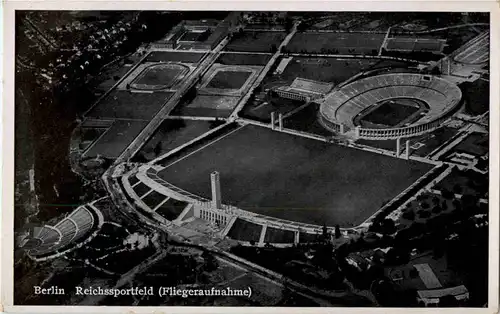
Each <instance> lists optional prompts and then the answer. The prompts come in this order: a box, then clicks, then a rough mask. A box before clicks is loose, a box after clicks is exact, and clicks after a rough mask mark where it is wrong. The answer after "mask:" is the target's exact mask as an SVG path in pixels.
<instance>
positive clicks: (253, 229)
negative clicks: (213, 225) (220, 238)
mask: <svg viewBox="0 0 500 314" xmlns="http://www.w3.org/2000/svg"><path fill="white" fill-rule="evenodd" d="M261 231H262V226H261V225H258V224H255V223H253V222H250V221H247V220H243V219H240V218H237V219H236V220H235V221H234V224H233V226H232V227H231V230H229V233H228V234H227V235H228V237H230V238H231V239H235V240H240V241H249V242H250V241H255V243H257V242H259V239H260V233H261Z"/></svg>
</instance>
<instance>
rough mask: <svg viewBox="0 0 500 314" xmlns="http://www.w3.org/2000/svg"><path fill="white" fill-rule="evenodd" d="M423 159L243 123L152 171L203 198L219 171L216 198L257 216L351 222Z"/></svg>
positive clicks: (414, 174)
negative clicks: (219, 195)
mask: <svg viewBox="0 0 500 314" xmlns="http://www.w3.org/2000/svg"><path fill="white" fill-rule="evenodd" d="M430 169H431V166H430V165H427V164H423V163H419V162H415V161H407V160H402V159H395V158H391V157H388V156H383V155H378V154H373V153H369V152H365V151H361V150H356V149H351V148H346V147H342V146H337V145H333V144H327V143H323V142H319V141H315V140H311V139H306V138H302V137H297V136H292V135H289V134H284V133H279V132H275V131H271V130H269V129H265V128H259V127H255V126H246V127H244V128H242V129H239V130H238V131H236V132H233V133H230V135H228V136H226V137H224V138H221V139H219V140H218V141H215V142H212V144H211V145H209V146H206V147H204V148H203V149H201V150H197V151H195V152H194V153H192V154H190V155H187V156H185V157H184V158H182V159H180V160H177V161H175V162H173V163H172V164H170V165H169V166H168V167H167V168H166V169H164V170H163V171H161V172H160V173H159V175H160V176H161V177H163V178H165V179H166V180H168V181H169V182H171V183H172V184H174V185H177V186H179V187H181V188H183V189H185V190H187V191H190V192H192V193H195V194H198V195H201V196H204V197H207V198H210V195H211V193H210V173H211V172H212V171H215V170H217V171H219V172H220V174H221V186H222V198H223V202H224V203H228V204H234V205H236V206H239V207H240V208H243V209H247V210H250V211H253V212H256V213H259V214H265V215H269V216H273V217H277V218H283V219H289V220H296V221H302V222H307V223H315V224H320V225H322V224H323V223H326V224H327V225H335V224H340V225H342V226H354V225H357V224H359V223H361V222H363V221H364V220H365V219H366V218H368V217H369V216H370V215H371V214H373V213H374V212H375V211H376V210H377V209H378V208H379V207H380V206H381V205H382V204H383V203H384V202H386V201H388V200H390V199H392V198H393V197H394V196H396V195H397V194H398V193H400V192H401V191H403V190H404V189H405V188H406V187H408V186H409V185H410V184H411V183H413V182H414V181H415V180H416V179H417V178H419V177H420V176H421V175H423V174H424V173H425V172H427V171H428V170H430Z"/></svg>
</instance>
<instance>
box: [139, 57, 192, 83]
mask: <svg viewBox="0 0 500 314" xmlns="http://www.w3.org/2000/svg"><path fill="white" fill-rule="evenodd" d="M188 73H189V68H188V67H187V66H185V65H181V64H171V63H167V64H155V65H150V66H148V67H147V68H145V69H144V70H142V72H141V73H140V74H139V76H138V77H137V78H136V79H135V80H134V81H133V82H132V84H130V85H131V86H132V88H135V89H144V90H158V89H165V88H170V87H173V86H175V85H176V84H177V83H178V82H180V80H182V79H183V78H184V77H185V76H186V75H187V74H188Z"/></svg>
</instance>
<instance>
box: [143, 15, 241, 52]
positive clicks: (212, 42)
mask: <svg viewBox="0 0 500 314" xmlns="http://www.w3.org/2000/svg"><path fill="white" fill-rule="evenodd" d="M240 15H241V14H240V13H239V12H231V13H230V14H229V15H228V16H227V17H226V18H225V19H224V20H222V21H220V20H214V19H207V20H185V21H182V22H180V23H179V24H177V25H176V26H175V27H174V28H173V29H172V30H171V31H170V32H169V33H168V34H167V35H166V36H165V37H164V38H163V39H161V40H159V41H157V42H155V43H153V44H152V47H153V48H164V49H177V48H183V49H196V50H211V49H213V48H215V47H216V46H217V45H218V44H219V43H220V42H221V41H222V39H224V37H226V36H227V34H228V33H229V31H230V29H231V28H233V27H235V26H236V25H237V24H238V20H239V17H240Z"/></svg>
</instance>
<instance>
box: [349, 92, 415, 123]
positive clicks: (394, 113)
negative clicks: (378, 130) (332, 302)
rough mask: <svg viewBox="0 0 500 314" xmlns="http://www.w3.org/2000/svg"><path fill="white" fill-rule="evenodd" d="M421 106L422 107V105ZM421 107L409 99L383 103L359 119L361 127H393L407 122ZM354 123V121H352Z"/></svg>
mask: <svg viewBox="0 0 500 314" xmlns="http://www.w3.org/2000/svg"><path fill="white" fill-rule="evenodd" d="M422 106H423V105H422ZM420 107H421V105H420V104H419V103H417V102H416V101H413V100H411V99H395V100H388V101H384V102H382V103H381V104H379V105H377V106H375V107H374V108H373V109H372V108H370V109H371V110H370V109H369V111H368V112H367V113H366V114H364V115H362V116H361V117H360V118H359V124H360V125H361V126H363V127H382V128H385V127H394V126H398V125H400V124H401V123H402V122H403V121H406V120H408V118H410V117H411V116H412V115H414V114H415V113H416V112H418V111H419V110H420ZM354 123H356V119H354Z"/></svg>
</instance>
